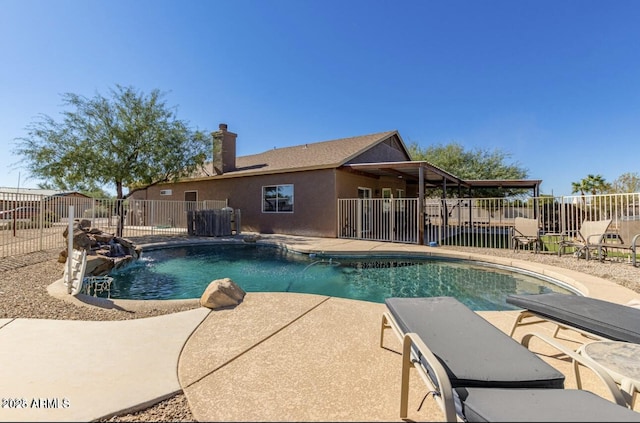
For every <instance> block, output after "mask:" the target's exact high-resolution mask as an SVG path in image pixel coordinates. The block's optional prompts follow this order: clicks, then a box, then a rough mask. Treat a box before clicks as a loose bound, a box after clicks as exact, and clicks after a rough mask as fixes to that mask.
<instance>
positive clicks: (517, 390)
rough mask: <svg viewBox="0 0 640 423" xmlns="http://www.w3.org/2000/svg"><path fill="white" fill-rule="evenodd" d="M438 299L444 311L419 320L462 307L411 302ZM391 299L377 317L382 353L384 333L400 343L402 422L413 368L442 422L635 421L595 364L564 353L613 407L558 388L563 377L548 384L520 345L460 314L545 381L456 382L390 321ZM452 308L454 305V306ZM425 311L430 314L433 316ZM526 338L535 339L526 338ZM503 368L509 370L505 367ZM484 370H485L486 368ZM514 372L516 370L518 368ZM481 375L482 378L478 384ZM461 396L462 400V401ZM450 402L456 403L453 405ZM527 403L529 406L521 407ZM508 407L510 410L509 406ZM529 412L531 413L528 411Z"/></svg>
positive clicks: (416, 339) (450, 302)
mask: <svg viewBox="0 0 640 423" xmlns="http://www.w3.org/2000/svg"><path fill="white" fill-rule="evenodd" d="M442 299H444V304H443V306H444V307H436V308H435V309H434V310H427V311H426V313H425V315H424V318H425V321H429V320H430V318H432V317H434V316H435V315H434V314H433V313H441V312H442V311H443V310H444V309H445V308H446V307H448V306H451V307H453V308H456V307H457V310H456V312H455V313H454V314H456V315H459V314H460V313H458V312H459V311H460V310H463V308H461V307H460V306H461V305H462V304H460V303H458V302H457V300H455V299H452V298H450V297H435V298H421V299H414V300H418V301H423V302H424V303H425V305H427V306H428V305H430V303H431V304H433V302H436V301H441V300H442ZM394 300H398V299H387V301H386V303H387V307H388V310H389V311H387V312H384V313H383V315H382V323H381V329H380V346H381V347H382V348H384V334H385V331H386V330H387V329H389V328H390V329H392V331H393V332H394V333H395V335H396V336H397V337H398V338H399V339H400V340H401V342H402V373H401V390H400V418H402V419H406V418H407V416H408V402H409V379H410V371H411V369H415V370H416V371H417V373H418V375H419V376H420V378H421V379H422V380H423V382H424V383H425V385H426V386H427V388H428V389H429V391H430V392H431V393H432V394H433V395H432V396H433V398H434V399H435V400H436V402H437V404H438V405H439V407H440V409H441V410H442V412H443V414H444V417H445V419H446V421H450V422H451V421H463V419H464V420H469V421H471V420H473V419H474V418H480V419H483V418H485V417H483V415H485V414H486V413H489V414H490V415H491V416H492V419H497V420H502V419H504V420H506V421H509V420H511V421H515V420H516V419H521V420H523V421H527V420H529V421H532V420H539V421H542V420H544V419H545V418H546V419H550V420H549V421H553V420H555V419H556V418H557V419H558V421H569V420H572V419H577V420H574V421H580V420H587V419H589V420H593V421H596V420H598V419H602V421H613V420H620V419H630V420H635V421H640V413H635V412H633V411H631V410H628V409H627V408H626V401H625V398H624V397H623V396H622V394H621V392H620V390H619V389H618V388H617V385H616V384H615V382H614V381H613V379H612V378H611V376H609V375H608V374H606V373H603V372H601V371H600V370H599V369H598V367H597V365H595V363H593V362H592V361H591V360H589V359H588V358H586V357H582V356H579V355H578V354H577V353H574V352H568V354H569V355H570V357H571V358H572V359H573V360H575V361H577V362H580V363H581V364H582V365H584V366H586V367H588V368H590V369H591V370H592V371H593V372H594V374H596V375H597V376H598V377H599V378H600V380H602V381H603V382H604V383H605V385H606V386H607V388H608V390H609V392H610V394H611V397H612V398H613V401H614V402H615V404H614V403H613V402H611V401H608V400H606V399H604V398H602V397H599V396H597V395H594V394H592V393H591V392H588V391H582V390H573V389H571V390H568V389H562V388H564V375H562V378H561V381H560V382H559V383H558V381H557V380H552V379H553V374H554V372H557V371H556V370H555V369H554V368H553V367H551V366H550V365H548V364H547V363H546V362H544V361H542V360H541V359H539V357H537V355H535V354H534V353H533V352H531V351H529V350H528V349H527V348H526V347H525V346H523V345H521V344H519V343H517V342H516V341H515V340H513V339H512V338H510V337H508V336H507V335H506V334H504V333H503V332H502V331H500V330H499V329H498V328H496V327H494V326H492V325H491V324H490V323H488V322H487V321H486V320H484V319H483V318H482V317H481V316H479V315H478V314H476V313H475V312H471V313H468V312H466V313H463V314H464V316H460V317H461V318H463V319H464V320H465V322H466V323H469V325H470V329H469V331H470V332H474V331H475V330H476V329H477V328H478V327H482V328H484V329H482V331H485V333H486V334H487V335H489V336H490V337H492V338H494V339H497V338H496V337H498V338H500V337H501V336H504V337H506V339H509V340H510V342H513V344H514V345H516V346H517V347H515V346H513V345H511V344H509V343H506V344H504V343H503V344H502V345H507V346H509V349H510V350H511V351H514V352H517V353H516V354H514V356H513V360H514V361H515V362H516V363H515V364H520V363H521V362H520V363H519V359H520V358H522V357H525V358H526V360H525V361H526V362H527V363H529V364H530V363H531V362H532V361H531V358H532V357H534V362H535V361H536V360H540V363H541V364H539V365H536V369H535V370H534V369H531V370H532V371H533V372H536V371H541V373H546V374H547V375H548V376H550V378H549V379H544V377H545V376H544V375H541V378H542V379H541V380H539V381H533V380H523V381H522V383H521V384H519V383H517V382H516V381H515V380H513V381H503V382H501V383H495V381H492V380H491V376H492V375H491V374H490V372H491V370H489V371H488V372H489V373H487V374H485V375H484V376H480V378H478V379H475V380H473V379H467V380H464V378H463V379H459V378H457V376H461V375H458V374H455V370H452V369H451V368H450V367H448V366H447V364H446V363H447V357H443V356H442V352H441V351H440V352H438V351H433V350H432V348H430V347H429V346H428V345H427V343H426V342H425V341H424V339H423V336H421V334H420V333H419V331H420V328H416V329H417V330H418V332H414V331H412V330H413V328H409V329H407V330H403V329H402V327H403V326H404V323H400V322H398V320H397V319H396V317H394V312H393V311H392V309H391V308H390V301H394ZM400 300H407V299H400ZM456 303H458V305H457V304H456ZM463 307H464V306H463ZM464 308H466V307H464ZM467 310H468V309H467ZM431 311H433V313H432V312H431ZM468 311H470V310H468ZM480 322H483V323H480ZM478 325H479V326H478ZM488 328H493V329H488ZM448 329H449V328H447V327H442V328H440V329H438V330H442V331H447V330H448ZM443 333H445V332H443ZM498 334H500V335H498ZM423 335H424V334H423ZM476 335H477V334H476ZM428 336H429V335H427V337H428ZM457 336H465V334H463V333H458V334H457ZM531 336H535V335H533V334H532V335H531ZM540 337H541V338H544V336H542V335H540ZM438 342H439V341H437V340H436V342H435V343H438ZM445 349H446V348H445ZM482 350H483V347H482V346H479V349H476V350H473V351H466V353H467V354H468V355H469V358H470V360H473V357H477V356H478V355H480V356H482V355H483V352H485V351H482ZM481 358H482V359H483V360H486V362H488V363H489V362H490V361H491V359H493V357H486V356H482V357H481ZM505 364H506V365H509V363H505ZM510 364H514V363H510ZM476 367H477V366H476ZM481 367H482V366H481ZM487 367H489V368H491V367H492V366H491V365H489V366H487ZM514 368H518V366H516V367H514ZM476 370H479V372H480V373H479V375H482V371H483V370H482V369H476ZM527 370H528V369H527V368H526V367H525V368H524V369H523V371H524V373H522V374H523V375H526V372H527ZM485 376H486V378H487V379H485V380H482V379H483V378H484V377H485ZM452 377H453V379H452ZM463 396H464V397H465V398H463ZM505 396H508V397H510V398H512V399H513V401H509V402H508V404H510V405H509V406H507V405H506V404H507V403H505V402H504V397H505ZM456 397H457V399H458V400H457V401H456ZM478 398H480V400H478ZM536 401H540V402H541V403H536V404H535V405H534V404H533V403H534V402H536ZM528 403H529V405H531V406H532V407H527V404H528ZM549 404H552V405H554V406H556V407H548V408H546V409H545V408H544V407H543V408H542V409H540V410H538V408H539V407H538V406H540V405H542V406H544V405H547V406H548V405H549ZM570 404H576V407H571V405H570ZM514 405H515V407H513V406H514ZM565 405H566V407H565ZM578 405H579V406H578ZM523 406H524V409H525V410H529V411H535V410H538V414H537V415H536V413H535V412H534V413H533V414H531V412H530V413H529V414H528V415H527V413H526V411H523ZM465 408H466V409H467V413H469V415H465V416H464V417H462V416H461V415H462V414H463V412H464V411H462V410H465ZM532 408H533V409H534V410H532ZM574 408H575V409H574ZM516 410H517V411H516ZM474 413H475V414H474ZM545 413H546V414H545ZM558 413H560V414H562V415H564V417H563V416H562V415H558ZM565 413H566V415H565ZM598 413H599V414H598ZM603 413H604V414H603ZM471 414H473V416H471Z"/></svg>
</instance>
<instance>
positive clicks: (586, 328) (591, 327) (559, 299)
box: [506, 292, 640, 344]
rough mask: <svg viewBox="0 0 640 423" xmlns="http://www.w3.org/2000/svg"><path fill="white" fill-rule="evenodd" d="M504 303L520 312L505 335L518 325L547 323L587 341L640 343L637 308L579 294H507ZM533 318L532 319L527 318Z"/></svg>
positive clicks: (510, 334) (513, 330)
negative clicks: (579, 335) (585, 337)
mask: <svg viewBox="0 0 640 423" xmlns="http://www.w3.org/2000/svg"><path fill="white" fill-rule="evenodd" d="M506 301H507V303H508V304H512V305H515V306H517V307H520V308H522V309H523V310H522V311H521V312H520V313H519V314H518V316H517V317H516V320H515V322H514V323H513V326H512V327H511V331H510V333H509V336H513V334H514V332H515V330H516V328H517V327H519V326H523V325H531V324H536V323H540V322H541V321H547V322H551V323H554V324H555V325H556V329H555V332H554V333H553V337H554V338H555V337H557V335H558V333H559V331H560V329H571V330H573V331H576V332H578V333H580V334H582V335H585V336H587V337H589V338H591V339H594V338H595V339H606V340H611V341H624V342H633V343H636V344H640V309H638V308H634V307H630V306H627V305H622V304H616V303H612V302H609V301H604V300H599V299H596V298H590V297H584V296H582V295H571V294H560V293H557V292H551V293H546V294H521V295H517V294H509V295H507V298H506ZM531 318H533V320H532V319H531Z"/></svg>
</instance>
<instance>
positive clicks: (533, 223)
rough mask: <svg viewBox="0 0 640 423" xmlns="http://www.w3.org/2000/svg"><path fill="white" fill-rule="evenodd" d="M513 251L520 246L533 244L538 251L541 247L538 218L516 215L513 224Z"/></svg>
mask: <svg viewBox="0 0 640 423" xmlns="http://www.w3.org/2000/svg"><path fill="white" fill-rule="evenodd" d="M511 240H512V241H513V251H516V250H517V249H518V248H522V247H526V246H529V245H533V247H534V251H535V252H536V253H537V252H538V251H539V249H540V227H539V225H538V219H528V218H525V217H516V219H515V222H514V225H513V236H512V237H511Z"/></svg>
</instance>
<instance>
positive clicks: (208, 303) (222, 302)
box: [200, 278, 246, 310]
mask: <svg viewBox="0 0 640 423" xmlns="http://www.w3.org/2000/svg"><path fill="white" fill-rule="evenodd" d="M245 295H246V293H245V292H244V290H243V289H242V288H240V287H239V286H238V285H237V284H236V283H235V282H234V281H232V280H231V279H229V278H224V279H216V280H214V281H212V282H211V283H210V284H209V286H207V289H205V290H204V292H203V293H202V297H200V305H201V306H203V307H207V308H210V309H213V310H217V309H219V308H225V307H232V306H237V305H238V304H240V303H241V302H242V300H243V298H244V296H245Z"/></svg>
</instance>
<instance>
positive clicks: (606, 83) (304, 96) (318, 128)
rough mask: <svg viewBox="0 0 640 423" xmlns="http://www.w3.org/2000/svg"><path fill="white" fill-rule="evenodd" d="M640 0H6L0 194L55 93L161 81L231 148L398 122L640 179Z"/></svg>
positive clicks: (554, 173) (553, 170) (184, 112)
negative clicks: (223, 131)
mask: <svg viewBox="0 0 640 423" xmlns="http://www.w3.org/2000/svg"><path fill="white" fill-rule="evenodd" d="M639 22H640V2H639V1H621V0H616V1H610V0H608V1H589V0H579V1H566V0H565V1H563V0H554V1H547V0H535V1H526V0H507V1H499V0H494V1H488V0H472V1H455V0H449V1H429V0H421V1H408V0H407V1H403V0H398V1H375V0H368V1H360V0H339V1H336V0H322V1H320V0H208V1H199V0H186V1H177V0H176V1H164V0H134V1H131V0H127V1H120V0H108V1H95V0H93V1H92V0H83V1H72V0H64V1H63V0H40V1H36V0H0V54H1V58H2V60H1V63H2V65H1V66H0V145H3V146H5V148H4V151H5V153H4V154H1V155H0V168H2V169H3V171H2V172H1V174H0V186H12V187H15V186H16V185H17V184H18V180H19V179H20V186H22V187H36V186H37V183H38V182H39V181H37V180H35V179H33V178H31V177H30V176H29V175H28V174H27V171H26V170H25V169H24V168H22V169H21V168H20V167H17V165H16V163H17V162H18V161H19V160H20V157H16V156H13V155H11V153H10V151H11V149H12V146H13V143H14V140H15V139H16V138H18V137H21V136H25V135H26V130H25V128H26V127H27V125H28V124H29V123H30V122H32V121H34V119H35V118H36V117H37V116H38V115H39V114H46V115H49V116H51V117H53V118H55V119H57V120H59V116H60V112H61V111H62V110H63V107H62V101H61V99H62V98H61V95H62V94H64V93H76V94H81V95H84V96H87V97H92V96H94V95H96V94H98V93H99V94H103V95H107V94H108V92H109V90H110V89H111V88H113V87H114V86H115V85H116V84H120V85H123V86H132V87H134V88H136V89H138V90H141V91H143V92H146V93H148V92H150V91H151V90H153V89H156V88H157V89H159V90H161V91H163V92H165V93H166V96H165V100H166V102H167V104H168V105H170V106H175V107H176V109H177V113H178V118H180V119H183V120H186V121H187V122H189V124H190V125H191V126H192V127H193V128H198V129H206V130H216V129H217V128H218V124H219V123H221V122H224V123H227V124H228V126H229V130H230V131H232V132H236V133H237V134H238V145H237V153H238V155H247V154H254V153H260V152H262V151H265V150H268V149H270V148H273V147H284V146H289V145H297V144H304V143H311V142H317V141H325V140H331V139H336V138H344V137H350V136H356V135H364V134H369V133H375V132H381V131H388V130H398V131H399V132H400V135H401V137H402V138H403V140H404V142H405V144H407V145H409V144H411V143H414V142H416V143H418V144H419V145H421V146H423V147H426V146H428V145H430V144H447V143H450V142H454V141H455V142H457V143H460V144H461V145H463V146H464V147H465V148H466V149H475V148H481V149H489V150H493V149H498V150H500V151H502V152H505V153H507V154H508V155H509V157H508V159H507V161H508V163H513V164H517V165H519V166H521V167H523V168H525V169H527V171H528V176H529V178H531V179H542V180H543V184H542V192H543V193H545V194H552V193H553V194H554V195H569V194H571V182H577V181H579V180H581V179H582V178H584V177H586V176H587V175H588V174H601V175H602V176H603V177H604V178H605V179H606V180H607V181H608V182H613V181H614V180H615V179H616V178H617V177H619V176H620V175H622V174H623V173H628V172H640V160H639V159H640V24H639Z"/></svg>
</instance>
